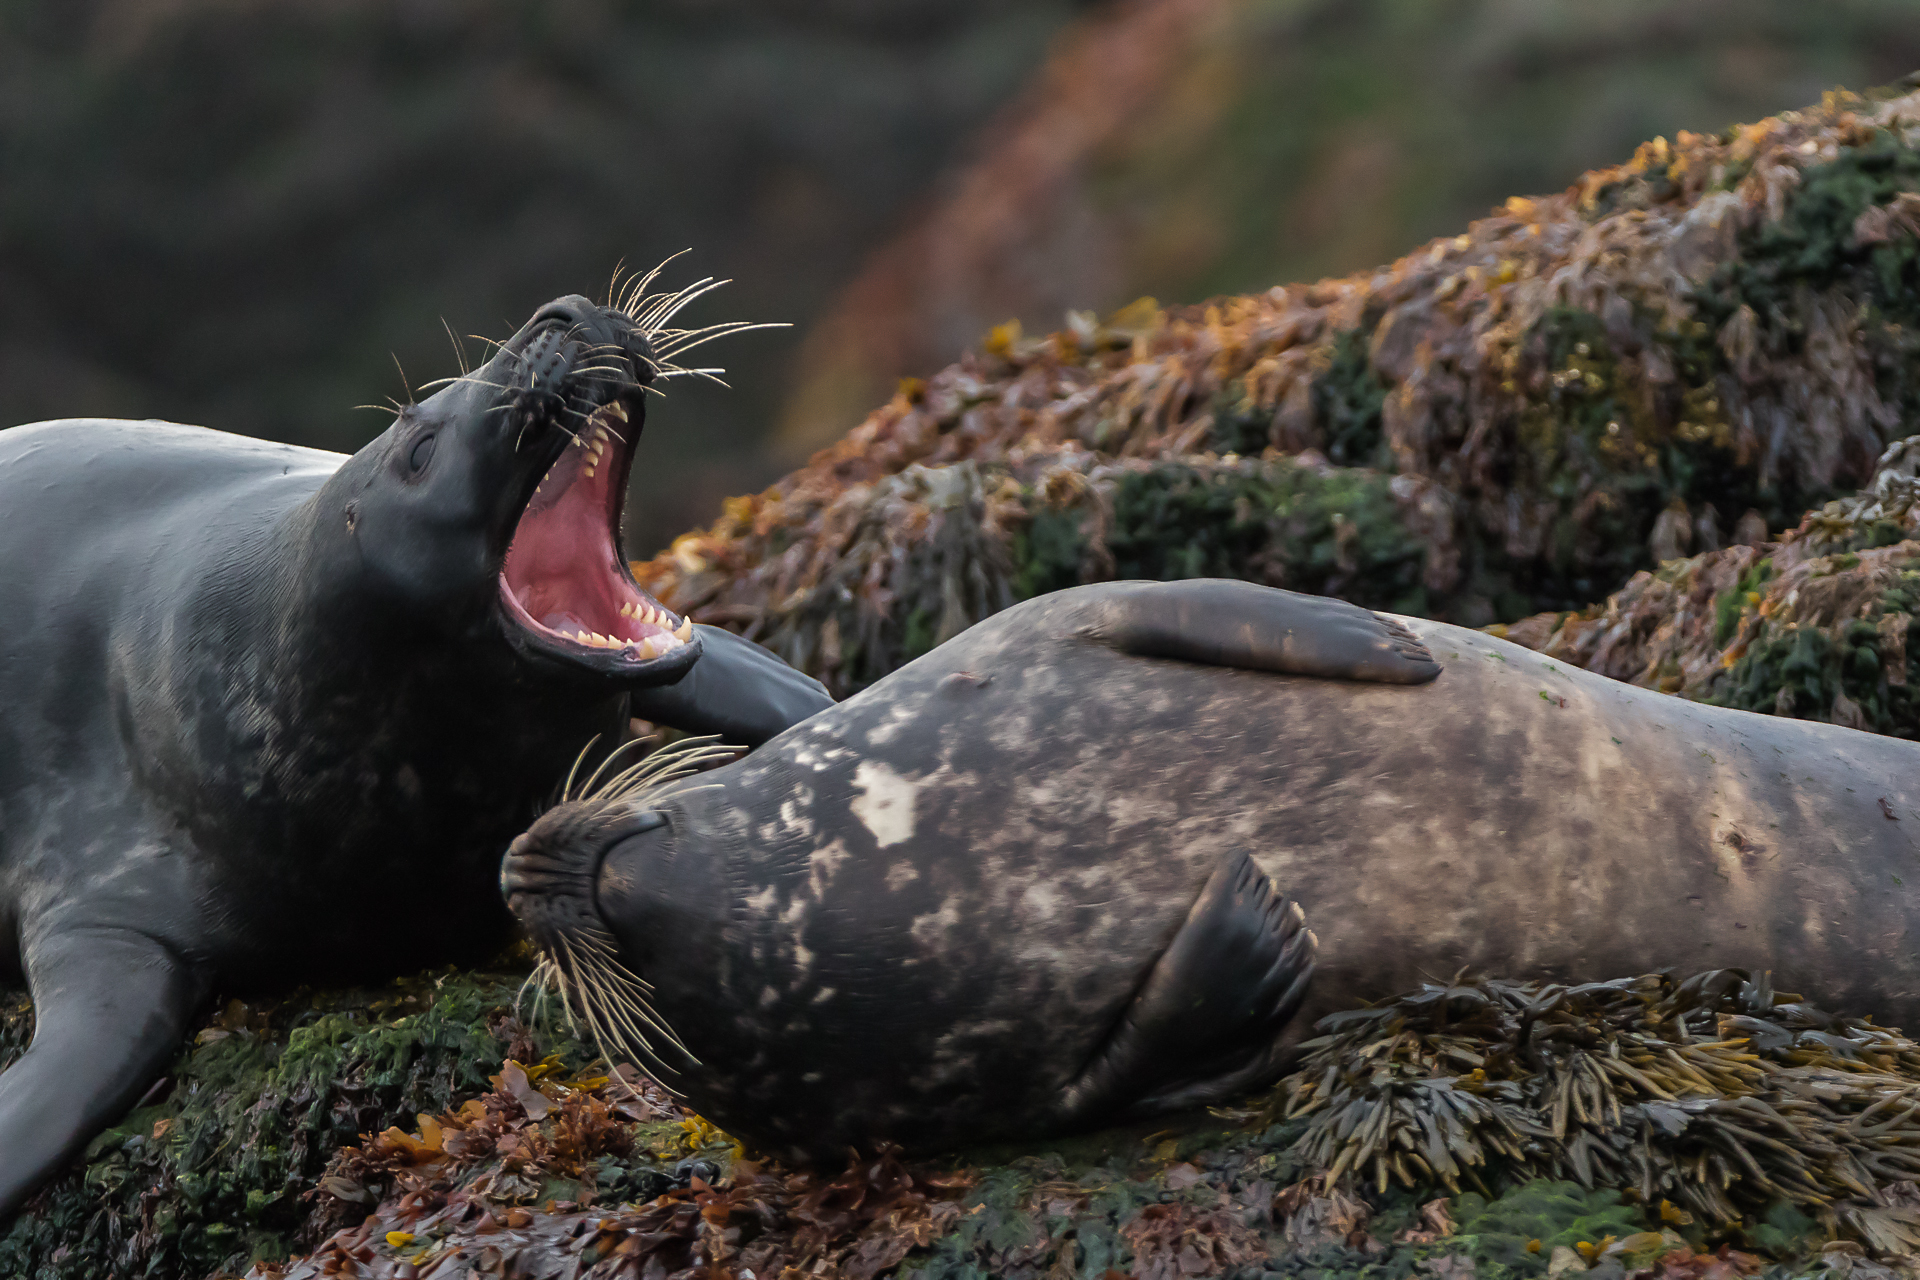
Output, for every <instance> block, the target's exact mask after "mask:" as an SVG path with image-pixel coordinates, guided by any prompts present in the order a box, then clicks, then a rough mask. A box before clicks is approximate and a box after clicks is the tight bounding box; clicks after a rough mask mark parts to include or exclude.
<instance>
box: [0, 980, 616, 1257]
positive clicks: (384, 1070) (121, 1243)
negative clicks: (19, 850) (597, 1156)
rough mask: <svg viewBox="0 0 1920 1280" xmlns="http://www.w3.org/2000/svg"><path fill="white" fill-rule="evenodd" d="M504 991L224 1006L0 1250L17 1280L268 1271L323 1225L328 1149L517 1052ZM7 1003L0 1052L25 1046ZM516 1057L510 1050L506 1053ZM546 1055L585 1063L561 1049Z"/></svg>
mask: <svg viewBox="0 0 1920 1280" xmlns="http://www.w3.org/2000/svg"><path fill="white" fill-rule="evenodd" d="M519 982H520V977H519V976H518V975H500V974H485V973H453V972H450V971H449V972H445V973H441V974H438V975H422V976H419V977H415V978H410V979H405V980H402V981H400V982H396V983H395V984H393V985H392V986H390V987H385V988H379V989H374V990H368V991H356V992H343V993H329V994H325V995H299V996H295V997H293V998H290V999H287V1000H285V1001H282V1002H278V1003H276V1004H274V1005H272V1006H268V1007H264V1008H259V1009H249V1008H248V1007H246V1006H244V1005H241V1004H239V1003H238V1002H234V1003H231V1004H229V1005H228V1006H227V1008H226V1009H225V1010H224V1011H223V1012H222V1013H221V1014H220V1015H219V1016H218V1017H216V1018H215V1019H214V1021H213V1022H212V1023H211V1024H210V1025H209V1026H207V1027H205V1028H204V1029H202V1030H201V1031H200V1032H199V1034H198V1035H197V1036H196V1038H195V1040H194V1041H193V1042H190V1043H189V1044H188V1045H187V1046H186V1047H185V1048H184V1049H183V1050H182V1052H181V1054H180V1056H179V1057H178V1058H177V1059H176V1060H175V1062H174V1064H173V1067H172V1069H171V1071H170V1072H169V1075H168V1083H167V1084H165V1085H163V1086H162V1088H163V1089H164V1092H162V1093H160V1094H159V1095H158V1096H157V1097H156V1098H155V1099H154V1100H153V1101H152V1102H151V1103H150V1104H149V1105H146V1106H142V1107H140V1108H139V1109H137V1110H136V1111H134V1112H133V1113H132V1114H131V1115H129V1116H127V1117H126V1119H124V1120H123V1121H122V1122H121V1123H120V1124H118V1125H116V1126H115V1127H114V1128H112V1129H110V1130H108V1131H107V1132H105V1133H103V1134H101V1135H100V1136H99V1137H98V1138H96V1139H95V1140H94V1141H93V1143H92V1144H91V1145H90V1146H89V1147H88V1149H87V1153H86V1157H85V1160H84V1162H83V1164H82V1165H81V1167H79V1168H78V1169H76V1170H74V1171H72V1172H69V1173H67V1174H65V1175H63V1176H61V1177H59V1178H57V1179H55V1181H54V1182H53V1183H52V1184H50V1185H49V1186H47V1187H46V1188H43V1189H42V1191H41V1192H40V1193H38V1194H37V1195H36V1196H35V1197H34V1198H33V1199H32V1200H31V1201H29V1202H28V1204H27V1206H26V1207H25V1209H24V1210H23V1211H22V1213H21V1214H20V1215H19V1217H17V1218H16V1219H15V1220H14V1222H13V1223H12V1224H11V1225H10V1226H9V1227H8V1229H7V1230H6V1231H5V1233H4V1234H0V1275H6V1276H17V1277H21V1278H22V1280H68V1278H70V1277H71V1278H72V1280H82V1278H86V1280H94V1278H97V1277H106V1276H115V1277H135V1276H155V1277H173V1276H203V1275H211V1274H215V1273H218V1272H221V1271H222V1270H223V1269H224V1270H226V1271H233V1272H238V1271H241V1270H245V1269H246V1267H247V1265H248V1264H249V1263H250V1262H251V1261H253V1260H256V1259H279V1258H285V1257H287V1256H289V1254H291V1253H292V1252H294V1251H295V1250H297V1249H298V1248H301V1247H303V1246H306V1245H311V1244H312V1243H313V1241H314V1238H315V1233H316V1232H320V1233H324V1231H325V1230H330V1229H331V1227H332V1226H333V1225H337V1224H336V1223H331V1222H329V1221H327V1220H326V1217H325V1213H324V1212H323V1211H322V1210H320V1209H319V1208H318V1207H317V1206H315V1205H314V1204H313V1203H312V1202H311V1200H310V1198H309V1197H308V1196H307V1193H308V1192H310V1191H311V1190H312V1189H313V1188H314V1186H315V1185H316V1183H317V1181H318V1179H319V1178H320V1176H321V1175H322V1173H323V1172H324V1170H325V1168H326V1165H327V1162H328V1160H329V1159H331V1158H332V1156H333V1153H334V1152H335V1151H336V1150H338V1149H339V1148H340V1147H341V1146H343V1145H347V1144H351V1143H353V1142H355V1141H356V1140H357V1138H358V1136H359V1135H360V1134H362V1133H368V1132H377V1131H379V1130H382V1129H385V1128H387V1127H388V1126H391V1125H396V1124H399V1125H407V1126H411V1125H412V1124H413V1122H414V1117H415V1116H416V1115H417V1114H419V1113H423V1112H424V1113H437V1112H441V1111H444V1110H447V1109H448V1108H449V1107H451V1106H454V1105H456V1104H457V1102H458V1100H459V1099H461V1098H463V1097H467V1096H471V1095H473V1094H474V1093H477V1092H480V1091H483V1090H485V1089H486V1088H487V1077H488V1075H490V1074H491V1073H494V1072H497V1071H498V1070H499V1069H500V1064H501V1062H502V1061H503V1060H504V1058H506V1057H507V1056H510V1053H519V1054H522V1055H527V1054H533V1053H534V1049H533V1047H532V1046H533V1044H534V1041H533V1040H532V1039H531V1037H530V1033H529V1032H528V1029H527V1028H526V1027H525V1026H523V1025H522V1024H521V1023H520V1022H519V1020H518V1018H517V1017H515V1016H514V1014H513V1011H512V1005H513V1000H514V995H515V991H516V988H517V987H518V985H519ZM30 1023H31V1016H30V1014H29V1013H28V1012H27V1011H26V1007H25V1003H24V1000H21V1001H17V1002H16V1003H15V1004H14V1005H12V1006H10V1007H9V1008H8V1009H7V1011H6V1015H5V1017H4V1019H0V1028H3V1029H0V1052H8V1051H11V1050H15V1049H18V1048H21V1047H23V1046H24V1043H25V1040H26V1039H27V1038H28V1036H29V1035H30ZM516 1042H518V1047H516ZM552 1047H553V1048H554V1049H557V1050H559V1051H560V1052H561V1053H562V1054H563V1057H571V1058H573V1059H580V1060H581V1062H582V1063H584V1056H585V1051H584V1050H583V1049H582V1048H581V1047H580V1046H579V1045H577V1044H574V1043H572V1042H569V1041H564V1040H562V1041H558V1042H557V1043H555V1044H554V1045H553V1046H552Z"/></svg>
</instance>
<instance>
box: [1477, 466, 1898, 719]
mask: <svg viewBox="0 0 1920 1280" xmlns="http://www.w3.org/2000/svg"><path fill="white" fill-rule="evenodd" d="M1916 612H1920V437H1910V438H1908V439H1906V440H1903V441H1900V442H1898V443H1896V444H1894V445H1893V446H1891V447H1890V448H1889V449H1888V450H1887V451H1886V453H1885V454H1884V455H1883V457H1882V458H1881V460H1880V464H1879V466H1878V467H1877V469H1876V471H1875V474H1874V477H1873V479H1872V481H1871V482H1870V483H1869V484H1868V486H1867V487H1866V488H1865V489H1864V490H1862V491H1861V492H1860V493H1858V494H1856V495H1854V496H1852V497H1849V498H1844V499H1837V500H1835V501H1832V502H1829V503H1827V504H1826V505H1825V506H1824V507H1822V508H1821V509H1819V510H1817V511H1812V512H1809V513H1808V514H1807V516H1806V518H1805V519H1803V520H1802V521H1801V522H1800V524H1799V525H1798V526H1797V527H1795V528H1794V529H1792V530H1789V531H1788V532H1787V533H1786V534H1784V535H1782V538H1781V540H1780V541H1779V542H1777V543H1763V544H1760V545H1757V546H1752V547H1744V546H1742V547H1730V548H1727V549H1725V550H1721V551H1715V552H1710V553H1706V554H1702V555H1697V556H1693V557H1691V558H1688V559H1682V560H1674V561H1670V562H1668V563H1666V564H1663V565H1661V566H1660V567H1659V568H1658V569H1657V570H1654V571H1652V572H1644V571H1643V572H1641V573H1638V574H1636V575H1635V576H1634V577H1633V579H1632V580H1631V581H1629V582H1628V583H1627V585H1626V586H1625V587H1623V588H1622V589H1621V590H1620V591H1618V592H1616V593H1614V594H1613V595H1612V596H1610V597H1609V598H1608V599H1607V600H1606V602H1605V603H1604V604H1602V605H1598V606H1595V607H1592V608H1589V609H1586V610H1582V611H1579V612H1555V613H1545V614H1538V615H1535V616H1533V617H1530V618H1526V619H1523V620H1521V621H1520V622H1516V623H1514V624H1512V625H1511V626H1505V627H1499V626H1496V627H1493V628H1490V629H1491V630H1493V631H1495V632H1496V633H1498V634H1502V635H1504V636H1505V637H1506V638H1507V639H1509V640H1513V641H1515V642H1517V643H1520V644H1524V645H1527V646H1528V647H1530V648H1534V649H1538V650H1540V651H1542V652H1544V653H1546V654H1548V655H1549V656H1551V657H1554V658H1556V659H1558V660H1561V661H1565V662H1569V663H1572V664H1575V665H1578V666H1583V667H1586V668H1588V669H1589V670H1592V671H1597V672H1600V673H1601V674H1603V675H1608V676H1612V677H1613V678H1615V679H1617V680H1625V681H1628V682H1630V683H1633V684H1638V685H1642V686H1644V687H1648V688H1657V689H1661V690H1664V691H1666V692H1669V693H1677V694H1681V695H1684V696H1686V697H1690V698H1696V699H1700V700H1702V701H1708V702H1715V703H1719V704H1720V705H1723V706H1734V707H1741V708H1744V709H1746V710H1749V711H1762V712H1767V713H1770V714H1776V715H1790V716H1796V717H1798V718H1800V719H1805V720H1823V721H1828V722H1830V723H1833V724H1843V725H1847V726H1849V727H1851V728H1856V729H1866V730H1869V731H1871V732H1874V733H1884V734H1890V735H1893V736H1895V737H1903V738H1914V737H1920V671H1916V670H1915V669H1914V666H1913V664H1914V662H1915V661H1916V659H1920V646H1916V644H1915V643H1914V641H1915V640H1916V637H1915V636H1914V635H1913V627H1914V618H1915V614H1916Z"/></svg>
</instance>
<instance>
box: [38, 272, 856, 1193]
mask: <svg viewBox="0 0 1920 1280" xmlns="http://www.w3.org/2000/svg"><path fill="white" fill-rule="evenodd" d="M652 336H655V335H650V334H649V333H648V332H647V330H646V328H645V326H644V325H642V324H640V323H638V322H636V321H635V320H634V319H633V318H632V317H631V316H629V315H628V314H626V313H625V312H622V311H618V310H613V309H608V308H601V307H596V306H594V305H593V304H591V303H589V302H587V301H586V300H585V299H583V298H567V299H562V300H560V301H558V302H556V303H553V304H551V305H550V306H548V307H546V308H543V309H542V310H541V312H540V313H539V314H538V315H536V316H535V318H534V319H533V321H531V322H530V323H529V324H528V325H527V326H526V327H525V328H524V329H522V331H521V332H520V333H519V334H517V335H516V336H515V337H514V338H513V339H512V340H511V341H510V342H508V343H507V344H505V345H504V347H503V348H502V349H501V351H500V353H499V354H498V355H496V356H495V358H494V359H493V360H492V361H491V362H489V363H488V364H487V365H486V366H484V367H483V368H481V369H478V370H476V371H474V373H473V374H471V375H470V376H467V377H464V378H462V379H460V380H458V381H457V382H455V383H453V384H452V385H451V386H449V387H447V388H446V389H445V390H443V391H441V392H440V393H439V394H437V395H435V396H433V397H431V398H430V399H427V400H425V401H423V402H422V403H420V404H417V405H410V406H407V407H406V408H405V409H404V410H402V412H401V413H400V415H399V417H398V418H397V420H396V421H395V422H394V423H393V425H392V426H391V427H390V428H389V429H388V430H387V431H386V432H385V433H384V434H382V435H381V436H380V437H379V438H378V439H376V440H374V441H373V442H372V443H371V444H369V445H368V446H367V447H366V448H365V449H362V450H361V451H360V452H359V453H357V454H355V455H353V456H352V457H350V458H348V457H342V456H339V455H335V454H327V453H321V452H317V451H314V450H310V449H298V448H292V447H288V446H283V445H274V444H266V443H261V442H258V441H254V440H250V439H245V438H241V437H237V436H231V435H225V434H222V433H219V432H215V431H208V430H205V429H202V428H196V427H183V426H174V425H169V424H164V423H153V422H144V423H141V422H110V421H65V422H52V423H41V424H37V425H33V426H25V427H17V428H14V429H11V430H8V431H5V432H0V513H4V516H5V519H4V520H3V521H0V617H4V618H5V619H6V623H5V626H4V627H0V980H5V979H7V978H9V977H12V978H15V979H18V978H20V977H24V978H25V980H26V982H27V984H28V986H29V988H30V990H31V993H32V996H33V1000H34V1007H35V1014H36V1019H37V1023H36V1034H35V1037H34V1040H33V1043H32V1045H31V1047H30V1048H29V1049H28V1051H27V1052H26V1054H25V1055H24V1056H23V1057H22V1058H21V1059H20V1060H19V1061H18V1062H17V1063H15V1064H14V1065H13V1066H11V1067H10V1068H8V1069H7V1070H6V1071H5V1072H4V1073H0V1154H3V1155H4V1158H3V1159H0V1216H4V1215H5V1214H6V1213H7V1212H9V1211H10V1210H11V1209H12V1208H13V1207H14V1206H16V1205H17V1204H18V1203H19V1201H20V1199H21V1197H22V1196H23V1195H24V1194H26V1192H27V1191H29V1190H30V1189H31V1188H32V1187H33V1186H34V1185H35V1184H36V1183H37V1182H38V1181H39V1180H40V1179H42V1178H43V1177H44V1176H46V1175H47V1174H48V1173H49V1172H51V1171H52V1170H53V1169H55V1168H56V1167H58V1165H59V1164H60V1163H61V1162H62V1161H64V1160H65V1159H66V1158H67V1157H68V1156H70V1155H71V1154H72V1153H73V1152H74V1151H75V1150H76V1149H77V1148H78V1147H80V1146H81V1145H83V1144H84V1143H85V1142H86V1141H87V1139H88V1138H89V1137H90V1136H91V1135H92V1134H93V1133H94V1132H96V1131H97V1130H98V1129H99V1128H101V1127H102V1126H104V1125H105V1124H107V1123H109V1122H111V1121H112V1120H113V1119H114V1118H115V1117H116V1116H117V1114H118V1113H119V1112H120V1111H122V1110H124V1108H125V1107H126V1106H128V1105H129V1104H130V1103H131V1102H132V1101H134V1100H135V1099H136V1098H138V1097H139V1095H140V1094H141V1092H142V1091H143V1090H145V1089H146V1088H147V1087H148V1085H149V1084H150V1083H151V1081H152V1080H153V1078H154V1077H155V1075H157V1074H158V1072H159V1071H160V1069H161V1068H162V1067H163V1066H164V1064H165V1063H166V1061H167V1060H168V1058H169V1057H170V1056H171V1055H172V1054H173V1053H174V1052H176V1050H177V1047H178V1044H179V1041H180V1036H181V1034H182V1032H183V1031H184V1030H185V1028H186V1027H187V1025H188V1022H189V1020H190V1018H191V1017H192V1016H193V1015H194V1014H195V1012H196V1010H197V1009H198V1007H199V1006H200V1004H201V1003H202V1002H203V1000H204V999H205V998H206V997H207V995H208V994H209V993H210V992H211V991H212V990H213V989H215V988H222V989H242V990H244V989H251V988H271V987H273V986H277V985H285V984H290V983H293V982H305V981H320V980H335V979H356V978H368V977H378V976H383V975H387V974H391V973H394V972H397V971H400V970H403V969H405V968H407V967H411V966H417V965H420V964H423V963H428V962H437V961H441V960H446V959H460V958H468V959H472V958H476V957H484V956H485V955H487V954H489V953H490V951H492V950H493V949H496V948H497V947H498V946H499V945H500V944H501V943H502V941H503V940H504V937H505V929H506V928H507V927H508V925H509V924H510V921H509V919H508V917H507V916H506V914H505V912H504V911H502V910H501V907H500V903H499V899H498V896H497V894H496V893H495V892H494V885H495V883H496V879H497V868H498V864H499V859H500V856H501V853H502V851H503V850H504V849H505V847H506V845H507V842H508V841H509V840H510V839H511V838H512V837H513V835H514V834H515V833H516V832H518V831H520V830H521V829H522V828H524V827H525V825H526V823H527V822H528V821H529V820H530V818H531V817H532V816H533V815H534V814H535V813H536V812H538V808H539V806H540V805H541V804H542V803H543V802H546V801H548V800H549V799H550V798H551V797H552V796H553V795H554V794H555V792H556V790H557V789H558V787H559V784H560V783H561V781H562V779H563V778H564V777H565V775H566V774H567V771H568V769H569V767H570V766H571V765H572V764H573V763H574V761H575V760H576V758H577V756H578V754H579V752H580V750H581V747H582V746H583V745H584V744H586V743H587V742H588V741H589V740H590V739H593V738H594V737H595V735H600V736H601V739H602V740H603V741H605V742H609V743H610V742H611V741H613V740H614V739H615V738H616V737H617V735H618V734H619V733H620V732H621V731H622V729H623V728H624V726H625V725H626V724H627V721H628V717H629V716H630V715H640V716H644V717H646V718H649V719H654V720H660V721H665V722H668V723H671V724H675V725H679V726H681V727H685V728H688V729H691V730H695V731H708V732H722V733H728V734H733V733H744V734H745V735H746V736H745V738H744V739H742V740H744V741H749V742H751V741H754V740H759V739H764V738H766V737H768V736H771V735H772V734H773V733H776V732H778V731H779V730H780V729H782V728H784V727H786V726H787V725H788V724H791V723H793V722H794V721H796V720H798V719H800V718H802V717H804V716H805V715H808V714H810V713H812V712H813V711H815V710H818V709H819V708H821V707H823V706H826V705H830V700H829V699H827V698H826V697H825V695H824V693H823V692H822V691H821V690H820V689H819V688H818V686H817V685H815V684H814V683H813V682H812V681H810V680H807V679H806V678H805V677H802V676H799V675H798V674H797V673H794V672H792V671H791V670H789V669H788V668H786V667H785V666H783V665H782V664H781V663H779V662H778V660H777V659H775V658H773V657H772V655H770V654H766V653H764V652H763V651H761V650H758V649H757V648H755V647H754V646H750V645H746V644H744V643H742V642H740V641H738V640H737V639H735V638H733V637H731V636H727V635H725V633H720V632H713V631H704V634H703V633H702V629H695V628H693V627H692V626H691V625H690V624H689V623H688V622H687V621H686V620H685V619H682V618H679V617H677V616H674V615H672V614H670V613H668V612H666V611H665V610H662V609H660V608H659V606H658V604H657V602H655V601H653V600H651V599H650V598H648V597H646V596H645V595H644V594H643V593H641V592H640V590H639V589H638V587H637V586H635V585H634V583H633V581H632V578H631V576H630V574H628V572H627V571H626V569H625V567H624V561H623V559H622V557H621V555H620V552H619V548H618V541H617V535H618V529H619V520H620V516H621V510H620V502H621V497H622V495H623V493H624V489H625V480H626V476H627V468H628V465H629V464H630V462H631V459H632V448H631V446H632V444H633V442H634V439H635V437H636V436H637V434H638V431H639V427H640V424H641V417H642V401H641V393H642V390H643V386H644V384H645V383H646V382H648V381H650V380H651V379H652V378H653V377H655V376H656V375H657V374H659V373H661V372H662V371H663V363H664V353H662V352H660V351H658V350H657V349H656V348H655V347H654V346H652V345H650V337H652ZM665 371H671V370H670V367H669V368H667V369H666V370H665ZM703 649H704V656H702V651H703ZM696 659H697V660H698V665H697V666H696V665H695V662H696ZM419 902H431V903H432V904H433V909H432V910H428V911H408V912H406V922H405V924H404V926H403V927H396V925H395V924H394V916H393V914H392V907H393V904H397V903H419Z"/></svg>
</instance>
